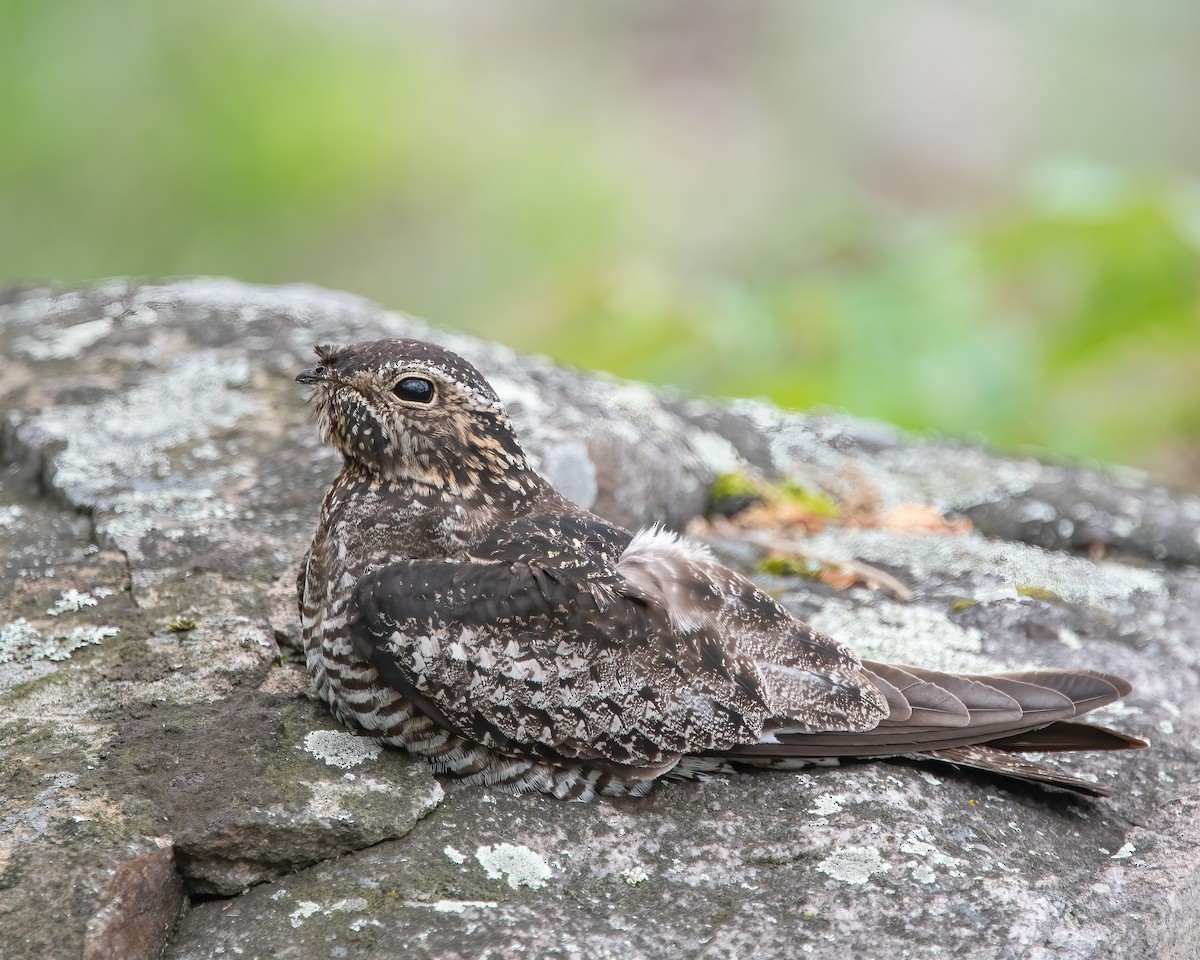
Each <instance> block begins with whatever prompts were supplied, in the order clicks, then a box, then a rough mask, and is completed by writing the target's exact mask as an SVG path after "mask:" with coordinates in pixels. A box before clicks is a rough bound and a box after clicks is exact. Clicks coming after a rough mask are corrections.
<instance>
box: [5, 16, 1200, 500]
mask: <svg viewBox="0 0 1200 960" xmlns="http://www.w3.org/2000/svg"><path fill="white" fill-rule="evenodd" d="M1198 94H1200V5H1198V4H1196V3H1194V2H1190V0H1146V2H1143V3H1138V4H1095V3H1088V2H1084V0H1009V2H1006V3H1003V4H999V3H995V2H971V0H893V2H891V3H887V4H881V3H871V2H866V0H821V2H801V0H776V2H771V0H659V2H652V3H647V2H643V0H607V2H577V3H562V2H557V0H506V2H504V3H495V2H490V0H459V2H446V0H428V2H405V0H336V2H335V0H206V2H204V3H190V2H176V3H164V2H161V0H106V2H104V3H96V2H93V0H0V286H7V285H10V284H27V283H35V282H41V281H59V282H66V283H74V282H77V281H82V280H86V279H89V278H98V277H106V276H130V275H132V276H150V277H155V276H166V275H188V274H221V275H227V276H230V277H235V278H238V279H241V280H246V281H252V282H263V283H278V282H291V281H305V282H312V283H318V284H322V285H326V286H330V287H337V288H344V289H347V290H350V291H354V292H356V293H360V294H364V295H366V296H368V297H371V298H373V299H375V300H378V301H380V302H381V303H383V304H385V305H387V306H389V307H393V308H396V309H400V310H405V311H408V312H411V313H415V314H418V315H421V316H423V317H425V318H426V319H428V320H430V321H431V322H433V323H435V324H437V325H440V326H445V327H453V328H459V329H464V330H469V331H473V332H476V333H478V334H481V335H483V336H486V337H489V338H492V339H495V340H499V341H503V342H505V343H508V344H510V345H512V346H513V347H516V348H518V349H520V350H523V351H531V352H539V353H546V354H550V355H551V356H554V357H556V358H558V359H560V360H564V361H568V362H571V363H576V364H580V365H583V366H588V367H596V368H603V369H607V370H611V371H613V372H615V373H617V374H620V375H623V376H628V377H635V378H640V379H645V380H649V381H654V382H658V383H671V384H676V385H678V386H681V387H683V388H685V389H688V390H693V391H698V392H701V393H705V394H716V395H729V396H733V395H738V396H745V395H748V396H766V397H770V398H771V399H773V400H774V401H776V402H778V403H780V404H783V405H785V406H789V407H810V406H813V405H820V406H832V407H838V408H844V409H846V410H849V411H850V412H852V413H854V414H857V415H860V416H869V417H878V418H882V419H885V420H888V421H892V422H895V423H898V424H901V425H903V426H906V427H912V428H918V429H923V430H933V431H938V432H942V433H949V434H954V435H962V436H967V437H969V438H972V439H983V440H986V441H987V442H989V443H991V444H993V445H995V446H998V447H1001V448H1003V449H1007V450H1014V451H1026V450H1030V449H1033V450H1036V451H1040V452H1042V453H1043V455H1047V454H1048V455H1050V456H1054V457H1063V458H1071V459H1084V460H1093V459H1098V460H1105V461H1116V462H1124V463H1130V464H1135V465H1140V466H1144V467H1147V468H1149V469H1151V470H1153V471H1155V472H1157V473H1159V474H1161V475H1163V476H1165V477H1167V478H1168V479H1170V480H1172V481H1174V482H1176V483H1179V484H1181V485H1188V486H1200V180H1198V179H1197V175H1198V173H1200V106H1198V99H1200V97H1198Z"/></svg>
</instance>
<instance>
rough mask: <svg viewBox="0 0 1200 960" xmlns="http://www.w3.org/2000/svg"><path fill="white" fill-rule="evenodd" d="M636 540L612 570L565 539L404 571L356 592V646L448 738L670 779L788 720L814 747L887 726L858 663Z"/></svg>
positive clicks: (668, 543) (735, 589) (658, 539)
mask: <svg viewBox="0 0 1200 960" xmlns="http://www.w3.org/2000/svg"><path fill="white" fill-rule="evenodd" d="M529 533H530V535H531V536H532V535H533V531H529ZM626 537H627V535H626ZM639 537H641V538H642V539H641V540H640V541H639V538H634V540H633V542H632V543H628V545H627V547H626V548H625V550H624V551H623V552H621V551H620V550H619V549H618V550H617V552H618V553H620V559H619V560H618V561H617V562H616V563H615V564H612V565H606V564H604V563H592V564H590V565H589V564H587V563H583V562H576V561H577V560H579V557H578V552H577V551H575V552H572V551H571V550H569V549H566V546H565V544H564V541H563V540H562V539H561V538H559V537H557V536H556V537H555V538H554V550H553V551H548V550H544V549H542V548H541V546H539V545H537V544H533V545H531V544H530V542H529V540H528V539H526V540H525V541H524V542H523V545H522V548H521V550H522V553H521V556H522V559H520V560H517V561H515V562H514V561H511V560H509V559H507V558H505V559H501V560H497V559H491V560H486V561H471V560H467V561H450V560H413V561H399V562H396V563H392V564H390V565H388V566H386V567H384V568H382V569H380V570H378V571H376V572H375V573H372V574H370V575H368V576H366V577H364V578H363V579H362V580H361V581H360V583H359V584H358V586H357V588H356V590H355V600H354V603H355V607H354V615H353V617H352V619H351V626H350V630H351V639H352V643H353V644H354V647H355V650H356V652H357V653H358V654H359V655H360V656H362V657H363V658H364V659H366V660H367V661H368V662H370V663H371V664H372V665H373V666H374V667H375V668H376V670H377V671H378V672H379V674H380V676H381V678H382V679H383V681H384V682H386V683H388V684H390V685H392V686H393V687H395V688H396V689H398V690H400V691H401V692H403V693H404V694H405V695H406V696H408V697H410V698H411V699H413V700H414V701H415V702H416V703H417V704H418V705H419V706H420V707H421V709H422V710H424V711H425V712H426V713H427V714H428V715H429V716H430V717H432V718H433V719H434V720H435V721H436V722H438V723H439V724H441V725H443V726H445V727H447V728H448V729H450V730H453V731H454V732H456V733H457V734H459V735H460V736H463V737H465V738H467V739H469V740H471V741H474V742H477V743H482V744H484V745H486V746H489V747H493V748H495V749H498V750H502V751H511V752H514V753H528V752H529V750H530V749H531V747H532V748H536V749H538V750H540V751H541V752H543V753H545V754H546V755H554V756H558V757H577V758H584V759H595V760H603V761H608V762H614V763H620V764H629V765H645V764H656V763H662V762H664V760H669V759H671V758H673V757H675V756H678V755H679V754H682V753H690V752H697V751H705V750H722V749H728V748H730V747H732V746H735V745H737V744H743V743H754V742H757V741H758V740H759V738H760V737H761V735H762V727H763V723H764V721H765V720H767V719H769V718H771V717H774V716H777V715H779V713H780V712H781V711H786V712H787V713H788V714H789V715H790V716H791V717H792V723H793V724H794V725H795V726H796V727H798V728H804V729H816V730H831V729H832V730H862V729H865V728H867V727H870V726H873V725H874V724H876V723H877V722H878V721H879V720H880V719H881V718H882V717H883V716H884V715H885V714H886V709H887V708H886V704H885V703H884V700H883V698H882V695H881V694H880V693H879V691H878V690H877V689H876V688H875V686H874V685H873V684H872V682H871V681H870V679H868V677H867V675H866V674H865V673H864V672H863V671H862V670H861V668H860V666H859V662H858V660H857V658H855V657H854V656H853V654H851V653H850V652H849V651H847V650H846V649H845V648H844V647H842V646H840V645H839V644H836V643H834V642H833V641H832V640H829V639H828V638H826V637H823V636H821V635H820V634H817V633H816V632H814V631H811V630H809V629H808V628H806V627H805V626H804V625H803V624H801V623H799V622H798V621H796V620H795V619H794V618H792V617H791V616H790V615H789V614H787V613H786V611H784V610H783V609H782V608H781V607H778V605H776V604H775V603H774V601H772V600H770V598H768V597H766V596H765V595H764V594H762V593H761V592H759V591H758V590H756V589H755V588H754V587H753V585H752V584H750V583H749V581H746V580H744V579H743V578H740V577H738V576H737V575H736V574H733V573H732V572H731V571H727V570H724V568H721V567H719V565H717V564H716V563H715V561H711V558H707V559H706V555H693V553H692V550H693V547H692V545H688V544H685V543H682V542H679V541H675V540H674V538H673V537H672V536H671V535H669V534H654V533H651V534H645V535H639ZM564 554H568V555H569V556H568V557H567V558H566V559H565V560H564V559H563V555H564ZM539 555H540V556H543V557H545V558H546V563H547V564H551V563H556V564H557V566H554V567H551V566H543V565H542V564H539V563H537V562H535V561H533V560H532V559H530V558H531V557H532V556H539ZM710 562H711V564H712V566H713V568H715V569H717V570H724V575H725V576H724V577H723V578H717V579H713V578H712V577H709V576H708V572H707V566H706V564H708V563H710Z"/></svg>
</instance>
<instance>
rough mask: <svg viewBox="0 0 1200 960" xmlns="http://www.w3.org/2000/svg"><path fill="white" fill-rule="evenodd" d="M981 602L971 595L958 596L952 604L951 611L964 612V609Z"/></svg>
mask: <svg viewBox="0 0 1200 960" xmlns="http://www.w3.org/2000/svg"><path fill="white" fill-rule="evenodd" d="M977 603H979V601H978V600H973V599H972V598H971V597H956V598H955V599H954V600H953V601H952V602H951V604H950V612H951V613H962V612H963V611H964V610H966V609H968V608H970V607H973V606H975V605H976V604H977Z"/></svg>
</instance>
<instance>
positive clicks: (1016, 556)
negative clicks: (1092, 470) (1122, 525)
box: [807, 528, 1168, 614]
mask: <svg viewBox="0 0 1200 960" xmlns="http://www.w3.org/2000/svg"><path fill="white" fill-rule="evenodd" d="M807 543H808V544H809V545H810V546H811V549H812V550H813V552H814V553H819V554H821V555H826V556H833V557H835V558H837V557H846V558H857V559H860V560H865V561H867V562H869V563H879V564H884V565H886V566H888V567H891V568H897V567H898V568H901V569H902V570H905V571H907V573H908V575H909V576H910V577H911V578H913V579H915V580H917V581H926V582H936V581H939V580H941V581H943V582H944V581H945V580H947V579H950V580H954V579H959V578H962V579H966V580H969V581H971V582H973V583H974V584H975V585H976V588H977V589H980V590H984V591H986V590H988V589H995V588H996V587H997V586H1002V585H1003V586H1008V587H1011V588H1013V589H1017V588H1023V589H1026V590H1028V589H1030V588H1036V589H1040V590H1045V591H1049V592H1051V593H1053V594H1055V595H1057V596H1059V597H1061V598H1062V599H1063V600H1065V601H1067V602H1069V603H1071V604H1074V605H1078V606H1085V607H1091V608H1094V609H1097V610H1103V611H1107V612H1111V613H1116V614H1127V613H1129V612H1131V611H1132V610H1133V609H1134V608H1135V606H1137V605H1143V606H1145V605H1155V606H1162V605H1164V604H1165V603H1166V602H1167V599H1168V597H1167V589H1166V585H1165V583H1164V581H1163V578H1162V575H1161V574H1159V573H1157V572H1155V571H1153V570H1148V569H1142V568H1139V567H1133V566H1129V565H1127V564H1121V563H1113V562H1109V563H1094V562H1092V561H1090V560H1085V559H1082V558H1079V557H1072V556H1067V555H1064V554H1060V553H1050V552H1047V551H1045V550H1042V549H1041V548H1039V547H1032V546H1028V545H1026V544H1021V543H1000V542H996V541H993V540H986V539H984V538H983V537H980V536H977V535H967V536H962V537H954V538H948V537H941V536H931V535H924V534H899V533H893V532H889V531H882V530H852V529H846V528H841V529H836V530H834V529H828V530H825V531H822V532H821V533H818V534H815V535H814V536H813V537H811V538H810V539H809V540H808V541H807Z"/></svg>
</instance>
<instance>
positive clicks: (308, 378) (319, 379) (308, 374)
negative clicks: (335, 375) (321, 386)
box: [296, 364, 329, 383]
mask: <svg viewBox="0 0 1200 960" xmlns="http://www.w3.org/2000/svg"><path fill="white" fill-rule="evenodd" d="M328 379H329V370H328V369H327V368H326V367H324V366H322V365H321V364H317V366H315V367H309V368H308V369H306V370H301V371H300V372H299V373H298V374H296V382H297V383H324V382H325V381H326V380H328Z"/></svg>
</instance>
